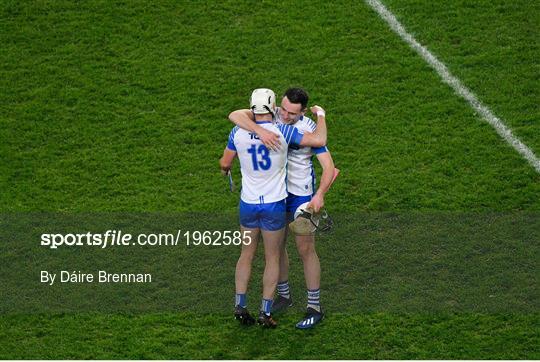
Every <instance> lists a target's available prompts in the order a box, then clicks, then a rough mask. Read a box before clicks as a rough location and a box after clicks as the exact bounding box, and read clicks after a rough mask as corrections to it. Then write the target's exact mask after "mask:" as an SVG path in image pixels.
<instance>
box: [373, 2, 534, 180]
mask: <svg viewBox="0 0 540 362" xmlns="http://www.w3.org/2000/svg"><path fill="white" fill-rule="evenodd" d="M365 1H366V3H367V4H368V5H369V6H371V7H372V8H373V10H375V11H376V12H377V13H378V14H379V16H380V17H381V18H382V19H383V20H385V21H386V22H387V23H388V25H390V28H392V30H393V31H394V32H396V33H397V34H398V35H399V36H400V37H401V39H403V40H404V41H405V42H407V43H408V44H409V45H410V46H411V48H413V49H414V50H416V52H418V54H420V56H421V57H422V58H424V60H425V61H426V62H427V63H428V64H429V65H431V66H432V67H433V68H434V69H435V70H436V71H437V73H439V75H440V76H441V78H442V79H443V81H444V82H445V83H446V84H448V85H449V86H451V87H452V88H453V89H454V91H455V92H456V93H457V94H459V95H460V96H462V97H463V98H465V100H466V101H467V102H469V104H470V105H471V107H472V108H473V109H474V110H475V111H476V112H478V113H479V114H480V115H481V116H482V118H484V120H485V121H486V122H487V123H489V124H490V125H491V126H492V127H493V128H495V130H496V131H497V133H498V134H499V136H501V137H502V138H503V139H504V140H505V141H506V142H508V144H510V145H511V146H512V147H514V149H515V150H516V151H518V152H519V153H520V154H521V155H522V156H523V157H524V158H525V159H526V160H527V161H529V163H530V164H531V166H532V167H534V168H535V170H536V172H538V173H540V160H539V159H538V157H536V155H535V154H534V153H533V151H531V149H530V148H529V147H527V145H526V144H524V143H523V142H521V141H520V140H519V138H517V137H516V136H514V135H513V134H512V131H511V130H510V128H508V127H507V126H506V125H505V124H504V123H503V122H502V121H501V120H500V119H499V118H497V117H496V116H495V115H494V114H493V113H492V112H491V111H490V110H489V108H488V107H486V106H484V105H483V104H482V103H481V102H480V101H479V100H478V98H477V97H476V96H475V95H474V93H473V92H471V91H470V90H469V89H468V88H467V87H465V86H464V85H463V84H462V83H461V81H460V80H459V79H458V78H456V77H454V76H453V75H452V74H451V73H450V71H449V70H448V68H447V67H446V65H444V63H442V62H441V61H440V60H439V59H437V58H436V57H435V56H434V55H433V54H431V52H430V51H429V50H427V48H426V47H424V46H423V45H422V44H420V43H419V42H417V41H416V39H415V38H414V37H413V36H412V35H411V34H409V33H407V31H406V30H405V28H404V27H403V25H401V24H400V22H399V21H398V20H397V19H396V17H395V16H394V14H392V13H391V12H390V11H389V10H388V9H387V8H386V7H385V6H384V5H383V4H382V3H381V2H380V1H379V0H365Z"/></svg>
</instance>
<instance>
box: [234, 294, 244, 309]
mask: <svg viewBox="0 0 540 362" xmlns="http://www.w3.org/2000/svg"><path fill="white" fill-rule="evenodd" d="M235 305H239V306H240V307H242V308H245V307H247V295H246V293H243V294H238V293H236V304H235Z"/></svg>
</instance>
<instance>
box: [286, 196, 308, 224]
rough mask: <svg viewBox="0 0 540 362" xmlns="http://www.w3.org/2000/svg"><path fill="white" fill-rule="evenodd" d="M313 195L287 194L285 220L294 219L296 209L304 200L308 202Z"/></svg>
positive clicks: (290, 220)
mask: <svg viewBox="0 0 540 362" xmlns="http://www.w3.org/2000/svg"><path fill="white" fill-rule="evenodd" d="M312 198H313V196H311V195H307V196H298V195H294V194H289V196H287V199H286V200H287V222H292V221H294V213H295V212H296V209H298V207H299V206H300V205H302V204H303V203H306V202H310V201H311V199H312Z"/></svg>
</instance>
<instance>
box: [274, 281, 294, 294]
mask: <svg viewBox="0 0 540 362" xmlns="http://www.w3.org/2000/svg"><path fill="white" fill-rule="evenodd" d="M277 292H278V295H280V296H282V297H283V298H287V299H289V298H290V297H291V290H290V289H289V281H288V280H285V281H284V282H279V283H278V285H277Z"/></svg>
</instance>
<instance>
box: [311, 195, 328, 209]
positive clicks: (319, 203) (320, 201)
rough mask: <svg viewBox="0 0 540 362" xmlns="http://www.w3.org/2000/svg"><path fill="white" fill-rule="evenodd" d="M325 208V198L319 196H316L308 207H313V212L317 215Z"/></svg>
mask: <svg viewBox="0 0 540 362" xmlns="http://www.w3.org/2000/svg"><path fill="white" fill-rule="evenodd" d="M323 206H324V196H322V195H319V194H315V195H314V196H313V198H312V199H311V202H310V203H309V205H308V207H311V208H312V209H313V212H315V213H317V212H319V211H320V210H321V209H322V208H323Z"/></svg>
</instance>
